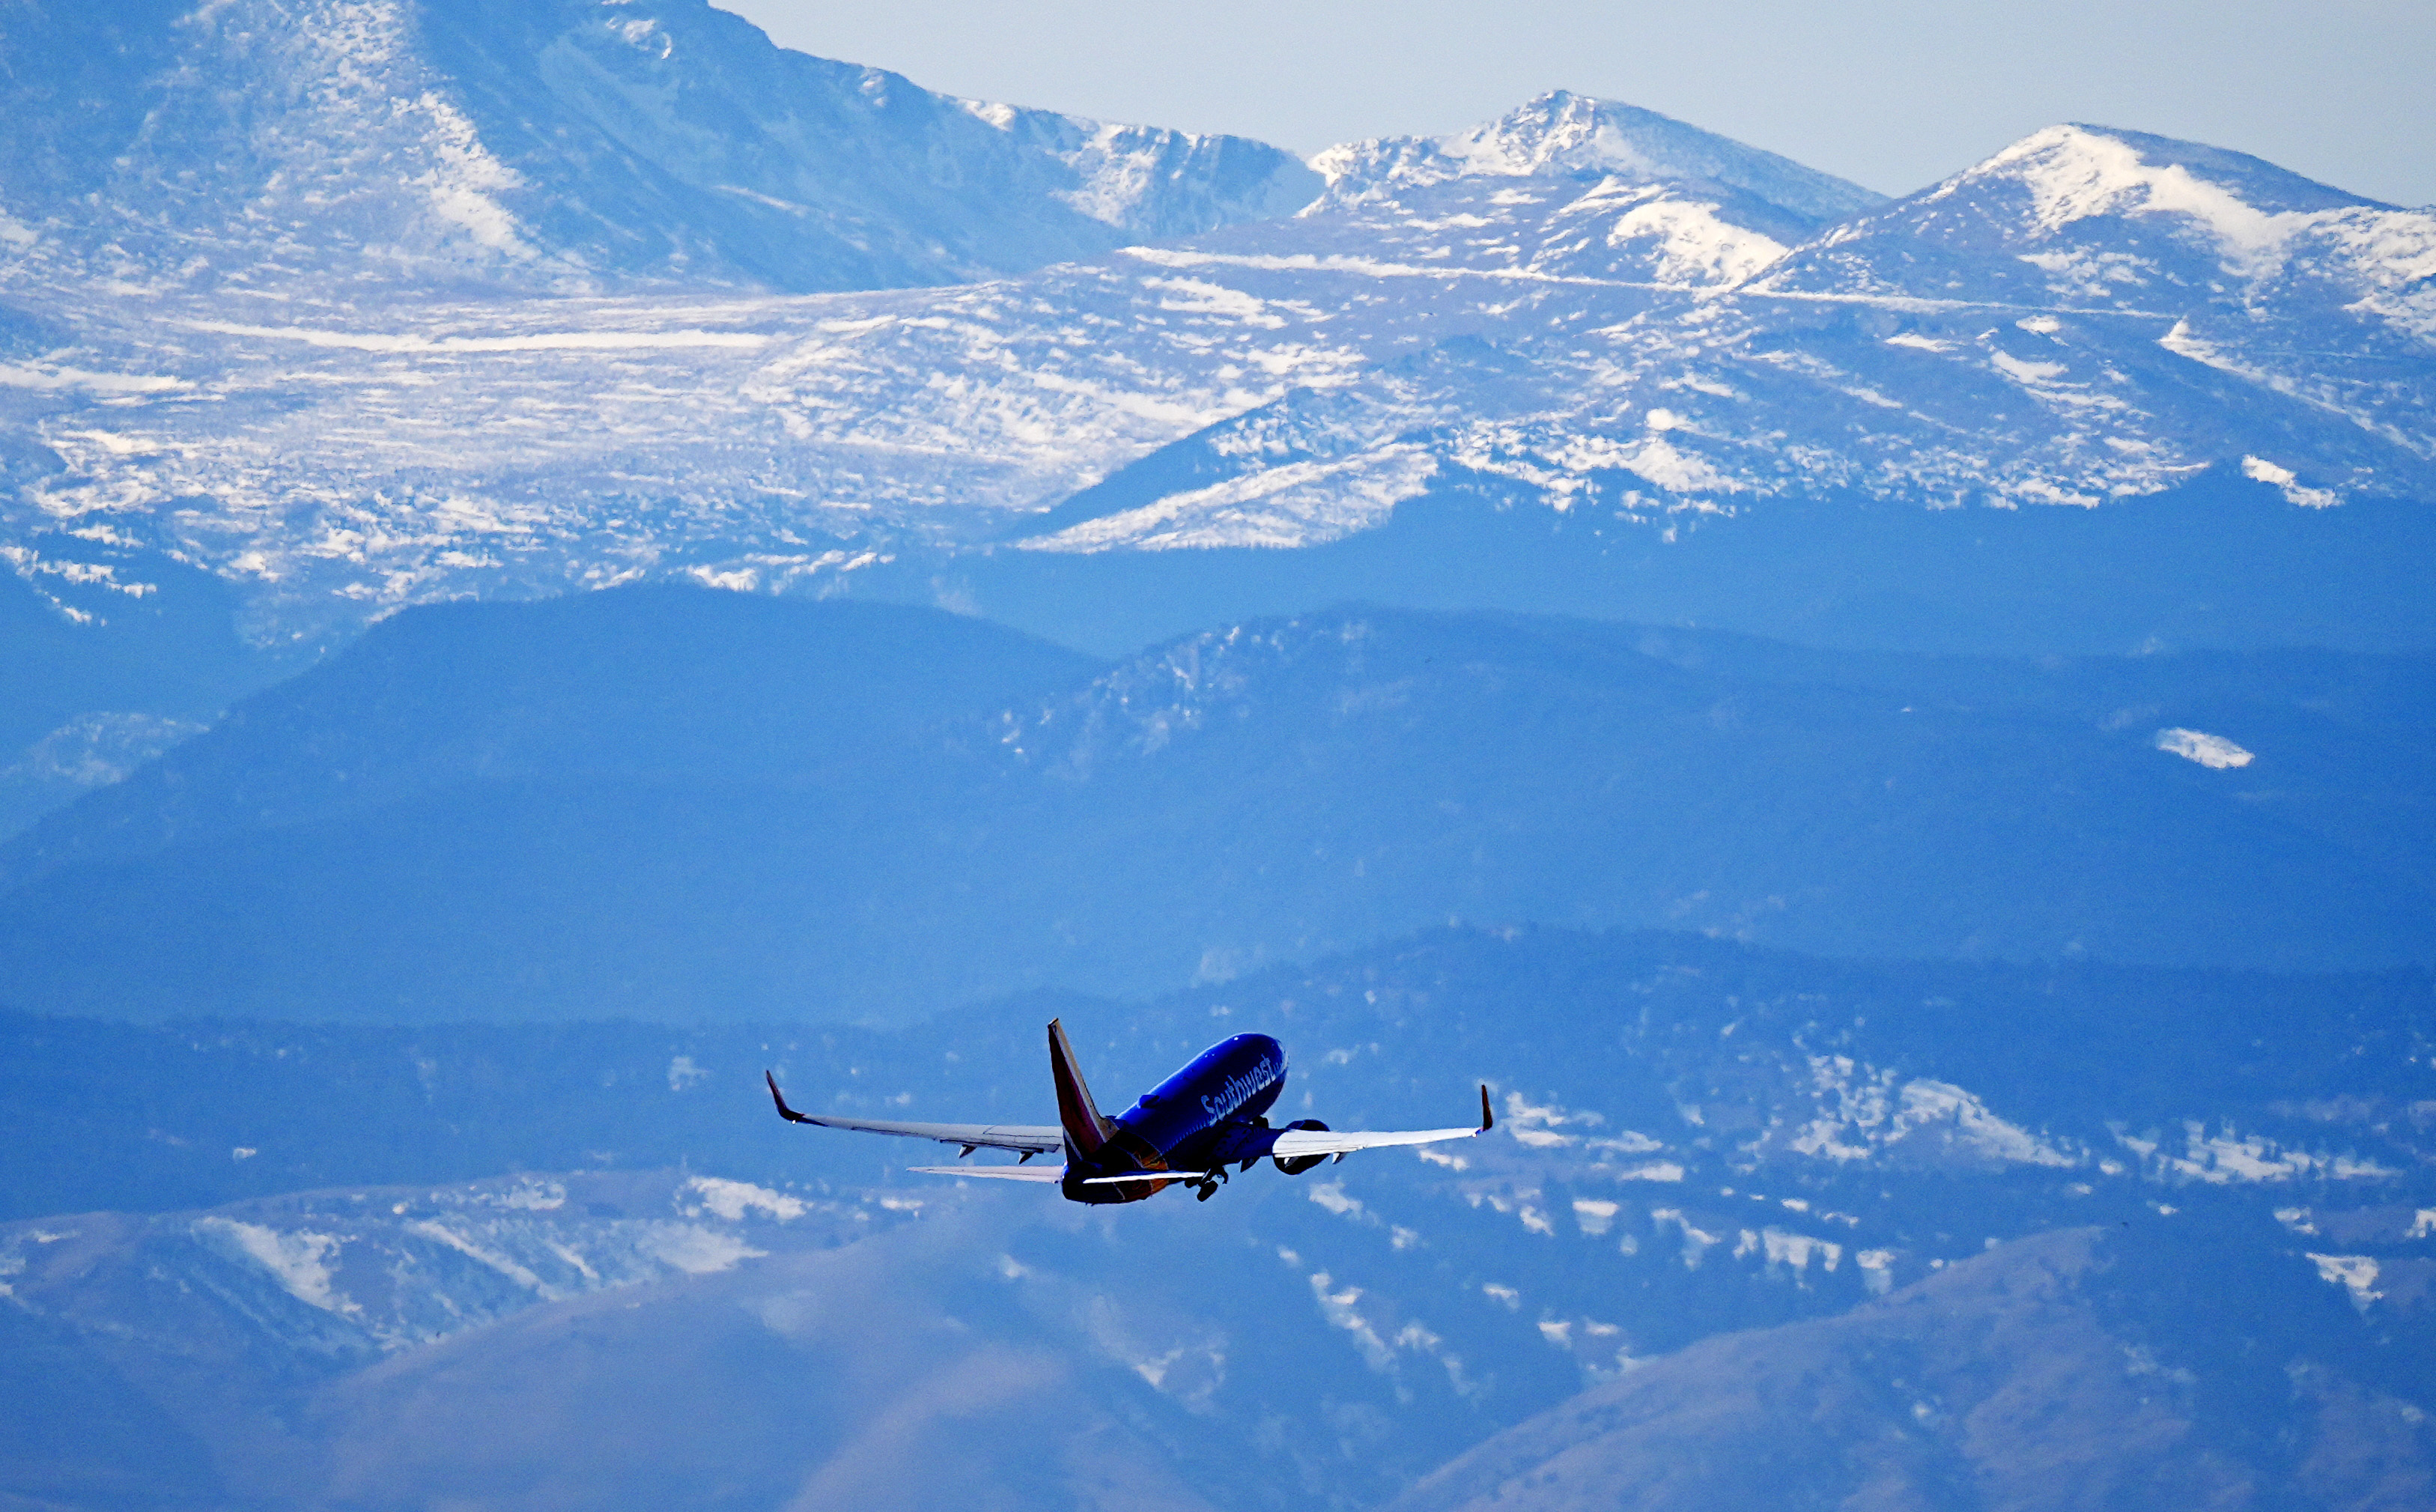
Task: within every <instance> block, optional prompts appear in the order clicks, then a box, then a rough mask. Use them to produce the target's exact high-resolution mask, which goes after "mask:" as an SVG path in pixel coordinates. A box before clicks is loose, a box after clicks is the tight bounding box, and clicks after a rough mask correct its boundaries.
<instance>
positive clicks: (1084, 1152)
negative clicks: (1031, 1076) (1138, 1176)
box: [1049, 1018, 1115, 1158]
mask: <svg viewBox="0 0 2436 1512" xmlns="http://www.w3.org/2000/svg"><path fill="white" fill-rule="evenodd" d="M1049 1070H1050V1074H1052V1075H1053V1076H1054V1077H1055V1078H1056V1079H1057V1121H1058V1122H1060V1123H1062V1124H1064V1125H1065V1126H1066V1143H1067V1146H1068V1148H1070V1150H1072V1151H1073V1152H1074V1153H1076V1154H1078V1155H1081V1156H1084V1157H1086V1158H1088V1157H1089V1156H1095V1155H1097V1154H1099V1153H1100V1146H1102V1145H1104V1144H1105V1143H1107V1142H1108V1136H1109V1135H1110V1134H1112V1133H1114V1132H1115V1126H1114V1125H1112V1124H1110V1123H1109V1122H1108V1121H1107V1120H1106V1119H1104V1118H1102V1117H1101V1116H1100V1105H1099V1104H1096V1103H1094V1102H1092V1101H1091V1089H1090V1087H1088V1086H1086V1085H1084V1082H1083V1072H1082V1069H1081V1068H1079V1067H1077V1066H1076V1065H1075V1064H1074V1047H1073V1046H1071V1045H1070V1044H1068V1043H1067V1042H1066V1025H1065V1022H1064V1020H1062V1019H1056V1018H1053V1019H1051V1020H1049Z"/></svg>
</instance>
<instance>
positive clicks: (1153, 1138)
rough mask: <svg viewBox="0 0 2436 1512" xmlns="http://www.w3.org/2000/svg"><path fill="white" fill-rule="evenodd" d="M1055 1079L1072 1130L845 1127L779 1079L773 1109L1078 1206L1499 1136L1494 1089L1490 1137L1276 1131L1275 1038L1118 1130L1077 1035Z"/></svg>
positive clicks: (1209, 1060)
mask: <svg viewBox="0 0 2436 1512" xmlns="http://www.w3.org/2000/svg"><path fill="white" fill-rule="evenodd" d="M1049 1073H1050V1075H1051V1076H1052V1077H1053V1078H1054V1079H1055V1081H1056V1083H1057V1118H1058V1121H1059V1124H1060V1126H1059V1127H1055V1128H1050V1127H1031V1126H1027V1125H1023V1124H1014V1123H905V1122H899V1121H896V1120H893V1119H837V1118H829V1117H827V1116H826V1115H822V1114H813V1113H798V1112H796V1111H795V1110H794V1109H793V1108H791V1107H789V1106H788V1105H787V1099H786V1097H785V1096H784V1094H782V1093H780V1092H779V1090H778V1079H777V1077H775V1076H774V1075H772V1074H771V1073H770V1072H768V1071H764V1072H762V1073H761V1076H762V1080H764V1081H766V1082H768V1083H769V1084H770V1098H771V1101H772V1102H774V1103H776V1104H778V1115H779V1117H781V1118H783V1119H785V1120H787V1121H789V1122H791V1123H817V1124H820V1125H822V1126H823V1127H825V1128H831V1129H861V1130H862V1131H863V1132H865V1133H867V1134H901V1135H904V1136H906V1137H907V1138H914V1139H936V1140H938V1141H939V1142H940V1143H941V1144H953V1145H961V1146H963V1149H962V1151H961V1152H960V1154H959V1156H958V1158H960V1159H961V1158H962V1157H963V1156H968V1155H971V1154H972V1153H973V1152H974V1151H975V1150H982V1149H990V1150H1015V1151H1018V1152H1020V1154H1021V1158H1020V1159H1018V1160H1017V1161H1016V1162H1015V1164H1013V1165H1009V1166H914V1168H913V1169H914V1170H915V1171H919V1172H923V1173H928V1174H931V1175H937V1176H995V1177H998V1178H1000V1179H1001V1180H1006V1181H1040V1182H1049V1181H1053V1182H1056V1183H1057V1185H1058V1188H1059V1190H1062V1191H1064V1192H1065V1194H1066V1198H1067V1200H1068V1201H1070V1202H1140V1201H1141V1200H1142V1199H1143V1198H1144V1197H1150V1196H1155V1195H1157V1193H1158V1192H1160V1191H1161V1190H1165V1189H1166V1188H1167V1187H1169V1186H1170V1185H1172V1184H1174V1183H1176V1182H1183V1183H1185V1184H1187V1185H1190V1186H1191V1187H1192V1190H1193V1195H1195V1196H1196V1197H1199V1198H1200V1199H1201V1200H1202V1201H1203V1202H1208V1201H1209V1196H1210V1193H1212V1192H1214V1191H1216V1190H1218V1183H1220V1182H1221V1181H1225V1180H1227V1179H1228V1176H1227V1167H1228V1166H1230V1165H1231V1166H1233V1167H1234V1168H1235V1169H1236V1170H1238V1171H1249V1170H1251V1169H1252V1167H1253V1165H1254V1164H1255V1163H1256V1162H1258V1161H1260V1160H1261V1159H1263V1158H1266V1159H1270V1160H1274V1161H1276V1162H1277V1167H1278V1169H1279V1171H1282V1172H1284V1173H1286V1174H1287V1175H1290V1176H1298V1175H1301V1174H1302V1173H1304V1172H1306V1171H1309V1170H1310V1169H1311V1168H1312V1167H1314V1166H1315V1165H1318V1164H1319V1163H1320V1162H1321V1161H1323V1160H1326V1159H1329V1158H1330V1157H1331V1156H1333V1157H1334V1158H1336V1159H1339V1160H1342V1159H1344V1158H1345V1157H1346V1156H1348V1155H1350V1154H1351V1153H1352V1152H1354V1151H1356V1150H1375V1149H1378V1148H1380V1147H1381V1146H1383V1145H1392V1144H1435V1143H1436V1142H1437V1141H1438V1140H1440V1139H1465V1138H1470V1137H1472V1136H1473V1135H1476V1134H1487V1133H1488V1131H1489V1130H1490V1129H1491V1128H1492V1127H1494V1126H1495V1124H1496V1120H1495V1119H1494V1118H1493V1117H1492V1116H1491V1115H1490V1113H1489V1111H1488V1087H1486V1086H1483V1087H1482V1088H1481V1089H1480V1126H1479V1127H1478V1128H1476V1129H1475V1128H1461V1129H1414V1130H1406V1131H1403V1132H1401V1133H1391V1134H1338V1133H1335V1132H1333V1131H1332V1130H1331V1129H1330V1128H1329V1126H1328V1125H1327V1124H1325V1123H1322V1122H1320V1121H1318V1120H1317V1119H1296V1121H1293V1122H1292V1123H1289V1124H1287V1125H1286V1126H1285V1127H1284V1128H1282V1129H1273V1128H1270V1127H1269V1121H1268V1117H1267V1114H1268V1111H1269V1109H1270V1107H1271V1106H1272V1105H1274V1104H1276V1102H1277V1100H1278V1094H1279V1093H1280V1092H1282V1091H1284V1090H1285V1086H1286V1052H1285V1051H1284V1049H1283V1048H1282V1047H1281V1046H1279V1044H1278V1042H1277V1041H1276V1040H1274V1039H1271V1038H1270V1037H1269V1036H1268V1035H1266V1034H1237V1035H1235V1036H1234V1037H1233V1038H1231V1039H1222V1040H1220V1041H1219V1042H1218V1043H1217V1044H1215V1045H1212V1046H1210V1047H1209V1049H1208V1050H1205V1051H1202V1052H1201V1053H1200V1054H1198V1055H1195V1056H1194V1057H1192V1060H1191V1061H1189V1062H1187V1063H1186V1064H1185V1067H1184V1069H1182V1070H1180V1071H1178V1072H1176V1073H1175V1074H1174V1076H1171V1077H1169V1078H1168V1079H1167V1080H1166V1081H1164V1082H1161V1083H1159V1084H1158V1086H1156V1087H1154V1088H1152V1089H1151V1090H1150V1091H1147V1092H1144V1093H1143V1094H1142V1095H1141V1098H1140V1101H1139V1102H1137V1103H1135V1104H1134V1105H1133V1106H1131V1107H1129V1108H1127V1109H1125V1110H1124V1111H1123V1112H1122V1113H1120V1114H1118V1115H1117V1116H1116V1117H1115V1118H1113V1119H1112V1118H1107V1117H1105V1116H1104V1115H1103V1114H1102V1113H1101V1112H1100V1108H1099V1104H1096V1103H1094V1102H1092V1101H1091V1089H1090V1088H1089V1087H1088V1086H1085V1085H1083V1073H1082V1071H1081V1070H1080V1069H1077V1068H1076V1067H1075V1065H1074V1047H1073V1046H1071V1045H1070V1044H1068V1043H1067V1042H1066V1028H1065V1025H1064V1024H1062V1023H1060V1022H1059V1021H1057V1020H1055V1019H1052V1020H1050V1024H1049ZM1052 1150H1056V1151H1061V1152H1063V1154H1064V1156H1065V1158H1066V1163H1065V1164H1064V1165H1063V1166H1059V1167H1050V1166H1031V1165H1027V1164H1025V1162H1026V1161H1028V1160H1030V1159H1031V1158H1032V1157H1033V1156H1036V1155H1046V1154H1048V1153H1049V1152H1050V1151H1052Z"/></svg>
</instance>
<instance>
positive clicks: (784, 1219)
mask: <svg viewBox="0 0 2436 1512" xmlns="http://www.w3.org/2000/svg"><path fill="white" fill-rule="evenodd" d="M686 1186H687V1189H688V1190H691V1191H693V1192H694V1193H695V1194H696V1195H697V1196H699V1197H700V1198H701V1199H702V1205H703V1207H705V1208H708V1209H709V1210H710V1211H712V1212H714V1213H717V1214H718V1215H719V1216H720V1217H722V1218H724V1219H726V1220H727V1221H728V1222H729V1223H731V1224H733V1223H740V1222H741V1221H742V1220H743V1218H744V1215H745V1214H747V1213H754V1212H757V1213H763V1214H766V1215H768V1216H769V1217H771V1218H774V1219H775V1220H777V1221H778V1222H779V1223H782V1224H785V1223H792V1222H793V1221H794V1220H796V1219H798V1218H801V1217H802V1216H804V1214H805V1213H807V1212H809V1210H810V1209H809V1207H807V1205H806V1204H805V1203H804V1200H803V1199H802V1198H800V1197H790V1196H788V1195H786V1194H785V1193H783V1192H777V1191H773V1190H770V1189H769V1188H767V1187H757V1186H755V1185H754V1184H753V1183H751V1182H749V1181H728V1180H725V1179H723V1178H722V1177H719V1176H695V1177H692V1178H691V1179H689V1180H688V1181H687V1183H686Z"/></svg>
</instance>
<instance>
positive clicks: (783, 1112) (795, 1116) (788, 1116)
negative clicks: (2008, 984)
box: [761, 1071, 811, 1123]
mask: <svg viewBox="0 0 2436 1512" xmlns="http://www.w3.org/2000/svg"><path fill="white" fill-rule="evenodd" d="M761 1080H763V1081H765V1082H767V1083H769V1084H770V1101H771V1102H773V1103H775V1104H778V1116H779V1117H780V1118H782V1119H785V1120H786V1121H788V1122H790V1123H809V1122H811V1120H809V1119H808V1118H806V1117H804V1116H803V1115H802V1114H801V1113H798V1112H796V1111H795V1110H794V1109H793V1108H791V1107H789V1106H788V1105H787V1100H786V1098H785V1097H783V1096H781V1095H780V1093H779V1091H778V1079H777V1078H776V1077H774V1076H773V1075H771V1074H770V1073H769V1072H768V1071H763V1072H762V1073H761Z"/></svg>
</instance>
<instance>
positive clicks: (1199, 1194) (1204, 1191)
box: [1192, 1181, 1218, 1202]
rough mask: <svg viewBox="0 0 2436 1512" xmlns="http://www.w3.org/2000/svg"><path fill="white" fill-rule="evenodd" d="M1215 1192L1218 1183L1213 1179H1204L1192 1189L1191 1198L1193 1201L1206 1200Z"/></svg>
mask: <svg viewBox="0 0 2436 1512" xmlns="http://www.w3.org/2000/svg"><path fill="white" fill-rule="evenodd" d="M1217 1194H1218V1183H1216V1182H1214V1181H1205V1182H1203V1183H1201V1185H1199V1186H1197V1187H1195V1188H1193V1189H1192V1200H1193V1201H1195V1202H1208V1201H1209V1199H1210V1198H1212V1197H1214V1196H1216V1195H1217Z"/></svg>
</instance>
